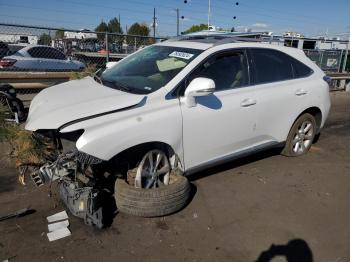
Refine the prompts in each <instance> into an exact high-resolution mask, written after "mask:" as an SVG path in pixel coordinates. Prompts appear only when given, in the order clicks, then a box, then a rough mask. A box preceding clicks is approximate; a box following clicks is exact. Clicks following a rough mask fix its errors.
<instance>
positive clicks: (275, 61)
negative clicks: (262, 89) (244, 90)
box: [250, 49, 293, 84]
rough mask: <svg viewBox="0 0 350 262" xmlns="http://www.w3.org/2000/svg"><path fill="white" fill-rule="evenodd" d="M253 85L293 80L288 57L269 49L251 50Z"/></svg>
mask: <svg viewBox="0 0 350 262" xmlns="http://www.w3.org/2000/svg"><path fill="white" fill-rule="evenodd" d="M250 52H251V55H252V58H253V63H254V80H255V84H263V83H269V82H276V81H283V80H288V79H292V78H293V69H292V64H291V58H290V56H288V55H286V54H284V53H282V52H279V51H276V50H271V49H251V51H250Z"/></svg>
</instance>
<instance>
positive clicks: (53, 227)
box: [47, 220, 69, 232]
mask: <svg viewBox="0 0 350 262" xmlns="http://www.w3.org/2000/svg"><path fill="white" fill-rule="evenodd" d="M68 226H69V221H68V220H64V221H60V222H56V223H52V224H49V225H48V226H47V228H48V230H49V232H52V231H56V230H58V229H61V228H65V227H68Z"/></svg>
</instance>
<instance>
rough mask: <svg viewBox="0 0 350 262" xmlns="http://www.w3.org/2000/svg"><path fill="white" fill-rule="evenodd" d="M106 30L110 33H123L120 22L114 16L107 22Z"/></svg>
mask: <svg viewBox="0 0 350 262" xmlns="http://www.w3.org/2000/svg"><path fill="white" fill-rule="evenodd" d="M108 32H110V33H120V34H122V33H123V29H122V28H121V26H120V23H119V21H118V19H117V18H116V17H114V18H112V19H111V20H109V22H108Z"/></svg>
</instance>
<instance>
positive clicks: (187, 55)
mask: <svg viewBox="0 0 350 262" xmlns="http://www.w3.org/2000/svg"><path fill="white" fill-rule="evenodd" d="M169 56H170V57H177V58H182V59H186V60H189V59H191V57H192V56H194V54H190V53H186V52H179V51H174V52H172V53H171V54H169Z"/></svg>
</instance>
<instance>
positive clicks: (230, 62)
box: [188, 51, 248, 91]
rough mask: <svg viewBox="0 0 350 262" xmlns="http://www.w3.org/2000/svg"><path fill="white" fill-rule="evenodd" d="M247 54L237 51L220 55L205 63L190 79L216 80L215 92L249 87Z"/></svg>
mask: <svg viewBox="0 0 350 262" xmlns="http://www.w3.org/2000/svg"><path fill="white" fill-rule="evenodd" d="M247 71H248V70H247V63H246V58H245V53H244V52H243V51H235V52H229V53H223V54H219V55H217V56H215V57H213V58H210V59H208V60H207V61H205V62H204V63H203V64H202V65H201V66H200V67H199V68H198V69H197V70H196V71H195V72H194V73H193V74H192V75H191V76H190V78H189V81H188V83H189V82H190V81H191V80H193V79H194V78H196V77H206V78H210V79H212V80H214V82H215V90H216V91H220V90H226V89H233V88H240V87H243V86H246V85H248V72H247Z"/></svg>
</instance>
